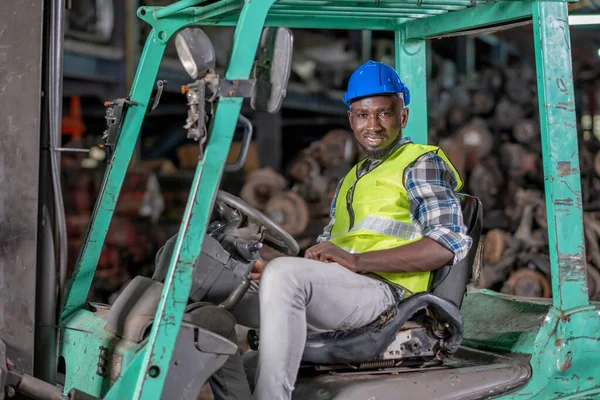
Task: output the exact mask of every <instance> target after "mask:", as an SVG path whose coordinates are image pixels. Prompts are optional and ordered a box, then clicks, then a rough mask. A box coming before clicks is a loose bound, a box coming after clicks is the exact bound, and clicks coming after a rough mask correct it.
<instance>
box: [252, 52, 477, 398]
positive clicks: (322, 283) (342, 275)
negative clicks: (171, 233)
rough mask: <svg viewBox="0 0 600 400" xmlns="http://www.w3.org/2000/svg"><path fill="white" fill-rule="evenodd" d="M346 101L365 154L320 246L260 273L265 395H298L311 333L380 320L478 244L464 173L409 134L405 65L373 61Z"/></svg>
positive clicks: (260, 381)
mask: <svg viewBox="0 0 600 400" xmlns="http://www.w3.org/2000/svg"><path fill="white" fill-rule="evenodd" d="M344 102H345V103H346V104H347V106H348V118H349V121H350V126H351V128H352V130H353V132H354V135H355V137H356V140H357V141H358V143H359V145H360V147H361V148H362V149H363V150H364V152H365V155H366V159H365V160H363V161H362V162H360V163H358V165H356V166H355V167H354V168H353V169H352V170H351V171H350V172H349V173H348V174H347V175H346V177H345V178H344V179H343V180H342V181H341V182H340V185H339V186H338V190H337V193H336V196H335V198H334V201H333V204H332V209H331V222H330V224H329V225H328V226H327V227H326V229H325V232H324V233H323V235H321V236H320V237H319V240H318V242H319V243H318V244H317V245H315V246H314V247H311V248H309V249H308V250H307V251H306V254H305V258H304V259H299V258H294V257H281V258H276V259H274V260H273V261H271V262H269V263H268V264H267V265H266V267H265V269H264V273H263V274H262V276H261V277H260V278H261V280H260V290H259V300H260V343H261V345H260V346H261V347H260V350H259V366H258V371H257V374H258V376H257V383H256V389H255V391H254V397H255V398H256V399H260V400H262V399H289V398H290V397H291V393H292V390H293V388H294V383H295V379H296V374H297V371H298V367H299V364H300V361H301V357H302V353H303V349H304V344H305V341H306V332H307V330H312V331H326V330H342V329H353V328H359V327H361V326H364V325H367V324H369V323H371V322H372V321H374V320H375V319H376V318H377V317H378V316H379V315H380V314H382V313H383V312H385V311H386V310H387V309H388V308H389V307H391V306H392V305H393V304H394V303H395V302H396V301H397V299H398V298H406V297H407V296H410V295H412V294H414V293H417V292H423V291H427V290H428V287H429V284H430V280H431V276H432V274H431V271H433V270H435V269H437V268H440V267H442V266H444V265H447V264H454V263H456V262H458V261H460V260H462V259H463V258H464V257H465V255H466V253H467V252H468V250H469V248H470V247H471V243H472V241H471V238H470V237H469V236H467V235H466V227H465V225H464V223H463V219H462V212H461V208H460V201H459V199H458V197H457V195H456V191H458V190H460V188H461V187H462V181H461V179H460V176H459V174H458V172H457V171H456V170H455V169H454V167H453V166H452V164H451V163H450V161H449V160H448V159H447V157H446V156H445V155H444V153H443V152H442V151H441V150H440V149H439V148H436V147H433V146H420V145H416V144H413V143H412V142H411V141H410V138H408V137H406V138H403V137H402V129H403V128H404V127H405V126H406V123H407V121H408V114H409V111H408V109H407V108H406V107H405V106H407V105H408V104H409V102H410V94H409V91H408V88H406V87H405V86H404V85H403V84H402V82H401V80H400V78H399V76H398V75H397V73H396V71H394V70H393V69H392V68H391V67H389V66H387V65H385V64H382V63H377V62H373V61H368V62H367V63H365V64H364V65H362V66H360V67H359V68H358V69H357V70H356V71H355V72H354V73H353V74H352V76H351V78H350V81H349V83H348V91H347V92H346V94H345V96H344ZM260 266H261V265H260V264H259V266H258V267H259V269H260ZM258 272H259V271H258Z"/></svg>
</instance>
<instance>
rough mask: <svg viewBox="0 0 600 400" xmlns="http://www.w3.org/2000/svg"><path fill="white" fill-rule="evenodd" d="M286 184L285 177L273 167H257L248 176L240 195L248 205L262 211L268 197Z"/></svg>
mask: <svg viewBox="0 0 600 400" xmlns="http://www.w3.org/2000/svg"><path fill="white" fill-rule="evenodd" d="M286 186H287V181H286V179H285V178H284V177H283V176H281V175H280V174H278V173H277V172H275V171H274V170H273V169H271V168H263V169H258V170H256V171H253V172H252V173H251V174H250V175H249V176H248V180H247V182H246V184H245V185H244V187H242V190H241V192H240V197H241V198H242V200H244V201H245V202H246V203H248V204H249V205H250V206H252V207H254V208H256V209H258V210H261V211H262V210H264V208H265V205H266V204H267V202H268V201H269V199H270V198H271V197H273V196H274V195H275V194H277V193H279V192H281V191H282V190H284V189H285V187H286Z"/></svg>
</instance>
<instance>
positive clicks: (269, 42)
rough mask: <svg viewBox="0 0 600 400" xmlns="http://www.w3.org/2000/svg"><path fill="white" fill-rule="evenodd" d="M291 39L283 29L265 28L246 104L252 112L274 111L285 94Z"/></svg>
mask: <svg viewBox="0 0 600 400" xmlns="http://www.w3.org/2000/svg"><path fill="white" fill-rule="evenodd" d="M293 47H294V40H293V35H292V31H291V30H289V29H287V28H265V29H264V30H263V33H262V36H261V39H260V43H259V46H258V55H257V58H256V63H255V65H254V71H253V78H254V79H256V86H255V88H254V93H253V94H252V98H251V99H250V106H251V107H252V109H253V110H255V111H266V112H269V113H276V112H277V111H279V109H280V108H281V104H282V103H283V99H284V98H285V95H286V89H287V84H288V80H289V78H290V71H291V67H292V53H293Z"/></svg>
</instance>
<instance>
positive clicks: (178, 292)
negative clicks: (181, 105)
mask: <svg viewBox="0 0 600 400" xmlns="http://www.w3.org/2000/svg"><path fill="white" fill-rule="evenodd" d="M270 5H271V4H270V3H269V2H266V1H265V2H261V3H259V2H253V3H250V2H249V3H246V5H245V6H244V8H243V9H242V11H241V13H240V18H239V21H238V25H237V29H236V31H235V34H234V43H233V49H232V54H231V58H232V59H234V60H235V61H236V62H230V63H228V68H227V72H226V78H228V79H247V78H248V77H249V76H250V71H251V67H252V64H253V61H254V58H255V55H256V50H257V48H258V42H259V39H260V35H261V32H262V29H263V23H264V20H265V18H266V15H267V12H268V10H269V7H270ZM146 15H148V14H146ZM172 28H173V29H165V32H171V31H176V30H177V28H178V27H177V26H176V25H173V27H172ZM156 61H159V60H156ZM241 105H242V99H241V98H221V99H219V102H218V104H217V107H216V112H215V116H214V118H213V119H212V121H211V125H210V127H209V135H208V136H209V139H208V143H207V146H206V151H205V156H204V158H203V159H202V160H201V161H200V163H199V164H198V167H197V169H196V174H195V176H194V180H193V183H192V189H191V191H190V197H189V199H188V203H187V207H186V210H185V213H184V217H183V222H182V224H181V227H180V230H179V234H178V240H177V242H176V244H175V250H174V252H173V257H172V259H171V262H170V265H169V270H168V273H167V276H166V279H165V285H164V289H163V293H162V296H161V301H160V303H159V305H158V310H157V317H156V318H155V321H154V324H153V325H152V330H151V332H150V336H149V338H148V343H147V344H146V346H145V348H144V351H143V354H144V355H143V359H142V361H141V364H140V363H139V362H137V360H136V363H135V364H134V367H137V366H138V365H139V369H138V368H130V369H128V370H127V371H126V372H125V376H124V379H125V381H129V382H133V376H135V375H137V380H136V381H135V385H131V384H129V385H120V387H119V389H121V390H119V391H118V392H117V391H116V389H115V390H114V391H111V392H110V393H109V396H107V398H115V399H116V398H131V399H153V398H156V396H157V394H160V393H161V392H162V387H163V384H164V379H165V378H166V376H167V372H168V369H169V363H170V361H171V355H172V351H173V349H174V347H175V340H176V338H177V334H178V331H179V327H180V324H181V320H182V317H183V312H184V309H185V306H186V304H187V300H188V296H189V290H190V286H191V278H192V272H193V267H194V264H195V261H196V259H197V258H198V256H199V254H200V249H201V246H202V241H203V238H204V232H205V230H206V225H207V223H208V219H209V216H210V212H211V210H212V206H213V202H214V196H215V193H216V191H217V188H218V186H219V183H220V180H221V176H222V173H223V167H224V164H225V161H226V159H227V154H228V152H229V147H230V145H231V140H232V138H233V132H234V130H235V126H236V123H237V118H236V117H233V118H232V116H237V115H238V114H239V112H240V109H241ZM140 357H141V356H140ZM151 370H152V371H158V373H157V374H152V375H151V374H150V373H149V371H151Z"/></svg>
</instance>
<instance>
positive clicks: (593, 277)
mask: <svg viewBox="0 0 600 400" xmlns="http://www.w3.org/2000/svg"><path fill="white" fill-rule="evenodd" d="M587 281H588V282H587V284H588V295H589V296H590V300H592V301H598V300H600V272H598V269H597V268H596V267H594V266H593V265H591V264H587Z"/></svg>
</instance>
